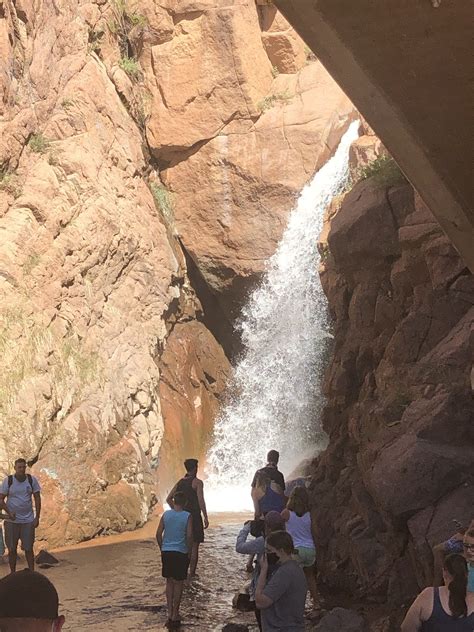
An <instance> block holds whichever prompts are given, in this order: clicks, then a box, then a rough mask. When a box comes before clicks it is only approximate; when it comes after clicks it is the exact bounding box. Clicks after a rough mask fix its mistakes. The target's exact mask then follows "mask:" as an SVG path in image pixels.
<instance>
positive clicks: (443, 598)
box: [0, 450, 474, 632]
mask: <svg viewBox="0 0 474 632" xmlns="http://www.w3.org/2000/svg"><path fill="white" fill-rule="evenodd" d="M278 461H279V454H278V452H277V451H276V450H271V451H270V452H269V453H268V455H267V463H266V465H265V466H264V467H262V468H260V469H259V470H258V471H257V472H256V473H255V476H254V478H253V481H252V483H251V497H252V500H253V505H254V516H253V520H248V521H246V522H245V524H244V525H243V527H242V529H241V530H240V532H239V534H238V536H237V541H236V547H235V548H236V551H237V552H238V553H240V554H242V555H244V556H246V558H245V559H247V565H246V568H247V570H248V572H249V573H250V575H251V577H250V580H249V582H248V596H249V601H250V603H251V604H252V606H253V609H254V611H255V617H256V621H257V624H258V627H259V629H260V630H261V631H262V632H301V631H303V630H304V629H305V623H304V614H305V605H306V599H307V593H308V590H309V593H310V596H311V600H312V605H313V607H314V608H317V606H318V592H317V585H316V577H315V564H316V557H317V555H316V553H317V551H316V546H315V541H314V535H313V534H314V525H313V522H312V515H313V513H312V511H311V508H310V502H309V500H310V499H309V496H308V492H307V489H306V487H305V486H304V484H303V485H299V484H298V483H297V484H296V485H293V487H292V489H291V490H288V489H287V486H286V483H285V479H284V476H283V474H282V473H281V472H280V471H279V469H278ZM184 466H185V470H186V471H185V475H184V476H183V478H181V479H180V480H179V481H178V482H177V483H176V485H175V486H174V488H173V489H172V490H171V492H170V494H169V496H168V498H167V502H168V504H169V506H170V509H168V510H166V511H165V512H164V513H163V515H162V516H161V518H160V522H159V525H158V529H157V532H156V540H157V543H158V545H159V547H160V550H161V561H162V575H163V577H164V578H166V601H167V609H168V620H167V624H166V625H167V627H168V628H169V629H178V628H179V627H180V625H181V620H180V614H179V610H180V604H181V598H182V594H183V589H184V586H185V583H186V582H189V581H192V580H193V578H194V577H195V576H196V569H197V565H198V560H199V547H200V545H201V543H202V542H203V541H204V531H205V529H207V528H208V526H209V520H208V515H207V509H206V503H205V499H204V484H203V481H202V480H200V479H199V478H198V461H197V460H196V459H187V460H186V461H185V462H184ZM26 467H27V464H26V461H25V460H24V459H17V461H16V462H15V472H14V474H12V475H10V476H8V477H6V478H5V479H4V481H3V482H2V484H1V487H0V519H3V520H4V521H5V544H6V547H7V549H8V560H9V566H10V574H9V575H7V576H6V577H4V578H3V579H1V580H0V632H59V631H60V630H61V629H62V627H63V624H64V616H61V615H60V614H59V612H58V607H59V599H58V594H57V592H56V589H55V588H54V586H53V584H52V583H51V582H50V581H49V580H48V579H47V578H46V577H45V576H44V575H42V574H40V573H36V572H35V570H34V563H35V561H34V551H33V545H34V540H35V530H36V528H37V526H38V524H39V520H40V515H41V488H40V485H39V483H38V481H37V479H36V478H35V477H34V476H32V475H31V474H28V473H27V472H26ZM33 505H34V508H33ZM19 542H21V545H22V548H23V550H24V552H25V557H26V561H27V564H28V568H27V569H26V570H23V571H19V572H17V571H16V566H17V548H18V543H19ZM3 552H4V551H3V531H2V529H1V528H0V554H1V555H3ZM434 562H435V564H434V568H435V571H434V572H435V575H434V581H433V584H434V585H433V586H432V587H428V588H426V589H425V590H423V591H422V592H421V593H420V595H418V597H417V598H416V599H415V601H414V602H413V604H412V605H411V607H410V608H409V610H408V612H407V614H406V617H405V619H404V621H403V623H402V626H401V632H473V631H474V520H473V521H472V522H471V524H470V525H469V527H468V528H467V529H461V528H459V529H458V532H457V534H455V535H454V536H453V538H450V539H449V540H447V541H446V542H445V543H443V544H442V545H439V546H436V547H435V549H434ZM440 574H441V575H442V578H441V577H440ZM441 579H442V581H439V580H441ZM439 584H441V585H439ZM25 595H27V596H28V598H25Z"/></svg>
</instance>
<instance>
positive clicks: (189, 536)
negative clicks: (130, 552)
mask: <svg viewBox="0 0 474 632" xmlns="http://www.w3.org/2000/svg"><path fill="white" fill-rule="evenodd" d="M185 504H186V496H185V494H184V493H183V492H176V493H175V494H174V496H173V509H168V511H165V512H164V514H163V515H162V516H161V520H160V524H159V525H158V529H157V531H156V541H157V542H158V546H159V547H160V549H161V564H162V576H163V577H165V578H166V603H167V607H168V621H167V624H166V625H167V627H168V629H170V630H175V629H177V628H179V626H180V624H181V621H180V619H179V606H180V604H181V596H182V594H183V585H184V581H185V580H186V578H187V576H188V568H189V555H190V552H191V550H192V546H193V525H192V517H191V514H190V513H189V512H188V511H185V510H184V506H185Z"/></svg>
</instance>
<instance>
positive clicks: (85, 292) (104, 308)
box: [0, 0, 352, 545]
mask: <svg viewBox="0 0 474 632" xmlns="http://www.w3.org/2000/svg"><path fill="white" fill-rule="evenodd" d="M280 47H281V50H280ZM302 50H303V49H302V43H301V41H300V40H299V39H298V37H297V36H296V35H295V34H294V32H293V31H292V30H291V28H290V27H289V26H288V24H287V23H286V22H285V21H284V20H283V19H282V18H281V17H280V16H278V14H276V13H275V12H273V13H272V12H271V11H270V13H269V12H268V11H267V9H266V8H265V7H263V8H260V9H258V10H257V7H256V5H255V3H254V2H253V1H251V0H239V1H236V2H233V3H221V2H218V1H212V0H203V1H200V0H189V1H187V0H181V1H180V2H175V1H174V0H173V1H171V0H163V1H162V2H159V3H157V2H154V1H152V0H143V2H140V3H138V2H133V1H130V2H128V1H124V2H122V1H121V2H115V1H112V0H110V1H109V0H97V1H96V2H88V1H86V0H65V1H64V2H60V3H51V2H46V1H42V0H40V1H39V2H36V3H32V2H30V1H29V0H16V1H13V0H0V54H1V58H2V61H3V62H4V63H3V64H2V67H1V69H0V301H1V307H0V372H1V376H2V381H1V386H0V416H1V426H0V473H3V472H6V471H7V470H9V469H10V467H11V462H12V460H13V459H14V458H15V457H16V456H17V455H18V454H23V455H25V456H26V458H27V459H28V460H29V461H30V462H31V463H32V464H34V468H33V471H34V473H35V474H36V475H38V476H39V477H40V479H41V482H42V485H43V488H44V492H45V493H44V499H45V500H44V503H45V511H44V516H43V520H42V530H41V532H40V534H39V536H40V538H42V539H47V540H48V542H49V544H50V545H56V544H64V543H66V542H75V541H78V540H82V539H86V538H90V537H93V536H94V535H96V534H98V533H103V532H107V531H121V530H124V529H130V528H134V527H135V526H137V525H139V524H141V523H143V521H144V520H146V519H147V517H148V515H149V512H150V509H151V508H152V506H153V504H154V503H155V502H156V496H157V488H158V486H159V485H163V486H166V484H167V480H168V478H170V477H171V476H174V473H175V471H176V468H177V463H178V461H179V460H180V459H181V458H182V457H184V456H189V455H188V454H184V451H185V447H186V449H189V450H192V451H193V452H195V453H199V454H203V452H204V450H205V445H206V440H207V437H208V434H209V431H210V429H211V428H212V422H213V418H214V416H215V414H216V411H217V409H218V405H219V401H220V398H221V396H222V392H223V388H224V383H225V379H226V377H227V376H228V372H229V363H228V360H227V359H226V357H225V355H224V353H223V352H222V348H221V346H220V344H219V343H218V342H217V340H216V339H215V337H214V335H213V333H212V332H215V334H216V336H218V337H219V339H220V341H221V342H223V343H225V347H226V351H228V352H229V353H230V352H231V351H232V346H233V341H232V334H231V325H232V319H233V317H234V316H235V314H236V312H237V310H238V306H239V305H240V304H241V302H242V300H243V296H244V294H245V292H246V291H247V289H248V288H249V287H250V286H251V283H254V282H255V280H256V279H257V278H258V275H259V274H260V273H261V271H262V268H263V261H264V259H266V258H267V257H268V256H269V255H270V254H271V253H272V252H273V249H274V247H275V244H276V242H277V241H278V239H279V236H280V234H281V232H282V230H283V226H284V223H285V218H286V215H287V213H288V212H289V210H290V209H291V206H292V204H293V200H294V197H295V195H296V194H297V192H298V191H299V189H300V188H301V187H302V185H303V184H304V183H305V182H306V180H308V179H309V178H310V177H311V176H312V173H313V171H314V170H315V169H316V168H317V167H318V166H319V165H320V164H322V162H323V161H324V160H325V159H326V158H327V157H328V156H329V155H330V153H331V152H332V150H333V149H334V147H335V146H336V145H337V142H338V140H339V137H340V135H341V134H342V132H343V131H344V128H345V126H346V125H347V122H348V120H349V118H350V117H351V115H352V106H351V105H350V103H349V102H348V100H347V99H346V97H345V96H344V95H343V94H342V92H341V91H340V90H339V89H338V88H337V87H336V86H335V84H334V83H333V82H332V81H331V80H330V79H329V77H328V75H327V74H326V73H325V72H324V71H323V70H322V68H321V67H320V65H319V64H318V63H317V62H312V63H310V64H307V63H306V59H305V57H304V55H302ZM283 72H286V73H289V72H291V73H294V74H278V73H283ZM214 309H215V313H214ZM215 314H217V318H216V316H215ZM218 323H224V325H222V324H219V325H218ZM211 329H212V332H211ZM185 437H193V439H192V441H190V443H189V444H187V443H186V442H185V441H184V444H183V441H182V440H184V439H183V438H185Z"/></svg>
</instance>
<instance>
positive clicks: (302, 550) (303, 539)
mask: <svg viewBox="0 0 474 632" xmlns="http://www.w3.org/2000/svg"><path fill="white" fill-rule="evenodd" d="M281 516H282V518H283V520H284V521H285V523H286V530H287V532H288V533H289V534H290V535H291V537H292V538H293V542H294V545H295V549H296V551H297V553H298V558H297V561H298V562H299V564H300V566H301V567H302V569H303V571H304V574H305V576H306V581H307V583H308V588H309V592H310V594H311V598H312V600H313V607H314V608H317V605H318V588H317V585H316V577H315V572H314V571H315V568H314V565H315V562H316V547H315V545H314V539H313V524H312V520H311V511H310V506H309V495H308V490H307V489H306V487H295V488H294V489H293V491H292V492H291V494H290V497H289V499H288V503H287V505H286V509H284V510H283V511H282V512H281Z"/></svg>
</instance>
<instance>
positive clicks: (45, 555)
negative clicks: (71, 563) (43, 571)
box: [35, 549, 59, 567]
mask: <svg viewBox="0 0 474 632" xmlns="http://www.w3.org/2000/svg"><path fill="white" fill-rule="evenodd" d="M35 562H36V563H37V564H40V565H41V564H47V565H48V567H50V566H54V565H55V564H59V560H58V559H57V558H56V557H54V555H52V554H51V553H49V551H47V550H46V549H43V550H42V551H40V552H39V553H38V555H37V556H36V557H35Z"/></svg>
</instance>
